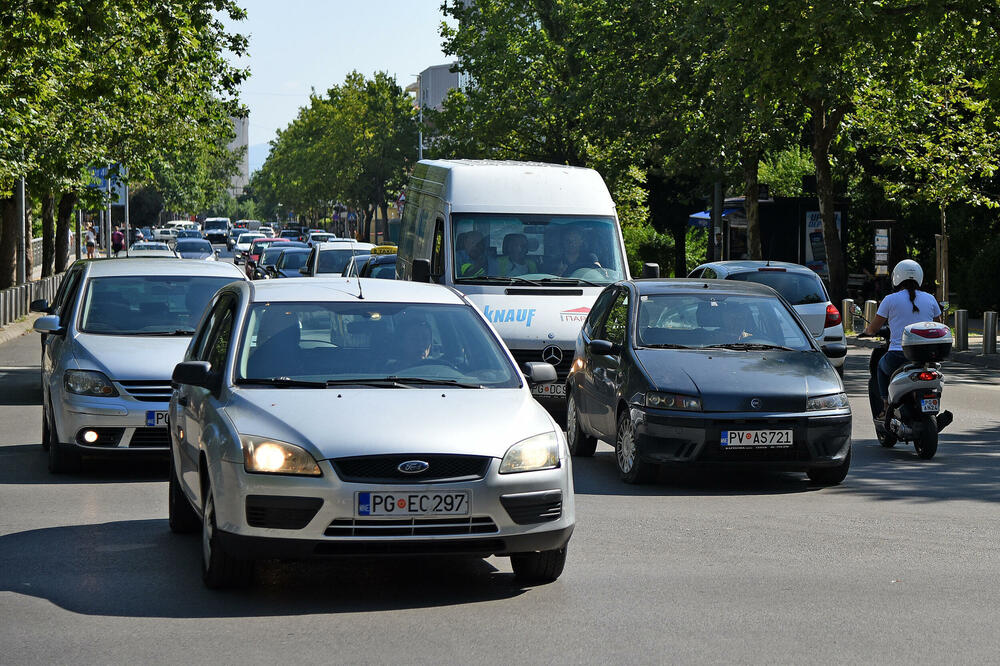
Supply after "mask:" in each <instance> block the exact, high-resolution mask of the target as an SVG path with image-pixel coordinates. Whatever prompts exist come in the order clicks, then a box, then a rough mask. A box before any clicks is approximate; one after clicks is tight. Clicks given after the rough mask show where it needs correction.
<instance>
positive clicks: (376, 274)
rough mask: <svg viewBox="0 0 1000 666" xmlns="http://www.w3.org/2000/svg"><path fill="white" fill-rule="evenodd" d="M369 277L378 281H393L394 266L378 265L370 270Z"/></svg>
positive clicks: (394, 277)
mask: <svg viewBox="0 0 1000 666" xmlns="http://www.w3.org/2000/svg"><path fill="white" fill-rule="evenodd" d="M371 276H372V277H373V278H378V279H380V280H395V279H396V264H395V263H392V264H379V265H377V266H375V267H373V268H372V275H371Z"/></svg>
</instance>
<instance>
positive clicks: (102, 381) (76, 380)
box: [63, 370, 118, 398]
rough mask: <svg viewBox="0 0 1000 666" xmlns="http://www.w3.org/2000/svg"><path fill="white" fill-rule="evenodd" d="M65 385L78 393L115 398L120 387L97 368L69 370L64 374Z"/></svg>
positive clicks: (71, 391)
mask: <svg viewBox="0 0 1000 666" xmlns="http://www.w3.org/2000/svg"><path fill="white" fill-rule="evenodd" d="M63 387H64V388H65V389H66V390H67V391H69V392H70V393H75V394H77V395H96V396H99V397H102V398H114V397H115V396H117V395H118V389H116V388H115V385H114V384H112V383H111V380H110V379H108V376H107V375H105V374H104V373H103V372H97V371H96V370H67V371H66V374H65V375H63Z"/></svg>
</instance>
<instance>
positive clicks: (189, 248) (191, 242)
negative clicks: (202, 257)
mask: <svg viewBox="0 0 1000 666" xmlns="http://www.w3.org/2000/svg"><path fill="white" fill-rule="evenodd" d="M174 249H176V250H177V251H178V252H208V253H211V252H212V244H211V243H209V242H208V241H207V240H195V239H193V238H191V239H184V240H179V241H177V247H176V248H174Z"/></svg>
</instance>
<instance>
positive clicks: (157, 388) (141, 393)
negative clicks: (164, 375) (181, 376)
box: [118, 379, 171, 402]
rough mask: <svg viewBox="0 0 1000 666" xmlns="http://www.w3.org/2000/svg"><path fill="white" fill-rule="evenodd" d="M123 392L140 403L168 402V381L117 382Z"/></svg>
mask: <svg viewBox="0 0 1000 666" xmlns="http://www.w3.org/2000/svg"><path fill="white" fill-rule="evenodd" d="M118 383H119V384H120V385H121V387H122V388H123V389H125V392H126V393H128V394H129V395H130V396H132V397H133V398H135V399H136V400H138V401H140V402H168V401H169V400H170V391H171V389H170V380H169V379H165V380H159V379H148V380H118Z"/></svg>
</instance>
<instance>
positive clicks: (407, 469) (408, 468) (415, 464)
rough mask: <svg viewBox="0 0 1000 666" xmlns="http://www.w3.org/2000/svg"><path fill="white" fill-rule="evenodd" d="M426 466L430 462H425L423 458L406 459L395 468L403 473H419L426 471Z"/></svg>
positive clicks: (428, 465)
mask: <svg viewBox="0 0 1000 666" xmlns="http://www.w3.org/2000/svg"><path fill="white" fill-rule="evenodd" d="M428 467H430V464H429V463H425V462H424V461H423V460H407V461H406V462H402V463H399V467H397V468H396V469H398V470H399V471H400V472H402V473H403V474H420V473H421V472H426V471H427V468H428Z"/></svg>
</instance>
